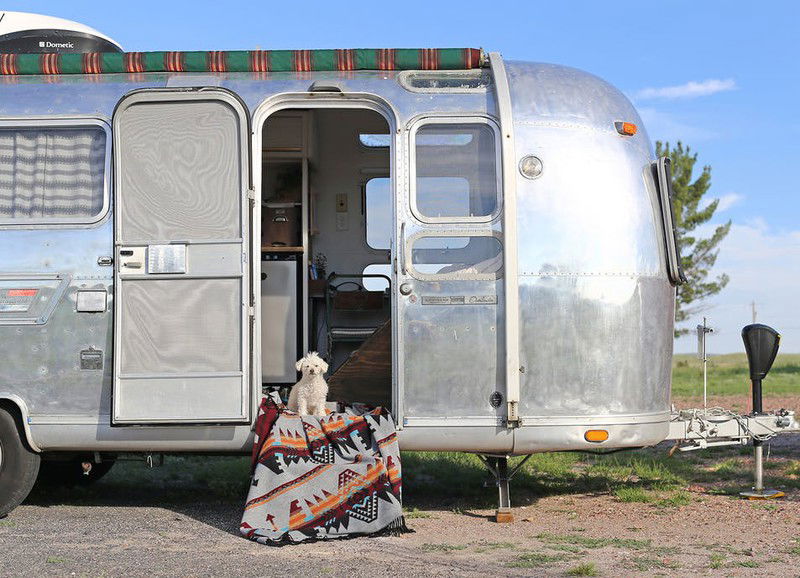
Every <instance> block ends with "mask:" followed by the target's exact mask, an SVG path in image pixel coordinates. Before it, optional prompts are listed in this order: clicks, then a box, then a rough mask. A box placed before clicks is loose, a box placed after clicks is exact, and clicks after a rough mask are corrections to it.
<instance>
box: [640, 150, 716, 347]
mask: <svg viewBox="0 0 800 578" xmlns="http://www.w3.org/2000/svg"><path fill="white" fill-rule="evenodd" d="M656 156H659V157H661V156H668V157H669V158H670V159H671V160H672V191H673V195H674V197H673V204H674V207H675V221H676V228H677V230H678V241H679V243H680V248H681V265H683V271H684V273H685V274H686V278H687V282H686V283H684V284H683V285H680V286H679V287H678V298H677V303H676V308H675V323H676V326H677V325H679V324H680V323H682V322H685V321H687V320H688V319H689V318H691V317H693V316H694V315H695V314H696V313H698V312H699V311H701V310H702V308H703V306H702V301H703V300H704V299H706V298H707V297H710V296H711V295H716V294H717V293H719V292H720V291H722V289H723V288H724V287H725V285H727V284H728V280H729V279H728V276H727V275H726V274H724V273H722V274H720V275H718V276H717V277H715V278H713V279H709V271H710V270H711V269H712V268H713V267H714V263H716V261H717V255H718V254H719V244H720V242H721V241H722V240H723V239H724V238H725V236H726V235H727V234H728V232H729V231H730V228H731V222H730V221H728V222H727V223H725V224H724V225H719V226H718V227H716V228H715V229H714V233H713V234H712V235H711V236H710V237H708V238H700V237H698V236H697V235H696V233H695V230H696V229H697V227H698V226H700V225H702V224H703V223H707V222H708V221H709V220H710V219H711V218H712V217H713V216H714V213H715V212H716V210H717V206H718V205H719V199H715V200H713V201H711V203H709V204H708V205H702V204H701V203H702V199H703V196H704V195H705V194H706V192H708V189H709V187H711V167H710V166H708V165H706V166H704V167H703V172H702V173H701V174H700V176H699V177H697V178H696V179H695V180H694V181H692V172H693V171H694V165H695V163H696V162H697V153H692V150H691V149H690V148H689V147H688V146H687V147H684V146H683V144H682V143H681V142H680V141H678V144H677V145H676V146H675V147H674V148H670V145H669V143H662V142H661V141H656ZM688 332H689V329H688V328H686V327H676V329H675V336H676V337H678V336H679V335H685V334H686V333H688Z"/></svg>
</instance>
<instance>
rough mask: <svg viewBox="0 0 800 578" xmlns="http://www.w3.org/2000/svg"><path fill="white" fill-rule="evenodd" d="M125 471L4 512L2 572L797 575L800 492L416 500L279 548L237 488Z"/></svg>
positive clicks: (796, 443) (791, 443) (786, 443)
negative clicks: (500, 507)
mask: <svg viewBox="0 0 800 578" xmlns="http://www.w3.org/2000/svg"><path fill="white" fill-rule="evenodd" d="M782 401H786V402H790V403H791V404H792V405H794V406H797V405H798V404H797V399H796V398H795V400H788V399H787V400H776V401H775V403H776V404H777V405H778V406H779V405H781V402H782ZM681 405H682V406H684V407H686V406H687V405H688V404H684V403H682V404H681ZM728 405H730V404H728ZM772 452H773V455H774V456H776V457H778V458H779V459H781V460H784V462H786V463H792V462H793V461H796V460H798V459H799V458H800V436H792V437H790V436H786V439H785V440H783V441H782V442H781V443H780V444H774V446H773V450H772ZM743 459H744V458H743ZM794 463H796V462H794ZM117 467H119V466H117ZM126 467H132V466H131V465H130V464H126V465H124V466H123V468H122V469H121V472H125V471H126V470H125V468H126ZM137 467H139V466H137ZM115 470H116V468H115ZM770 473H771V472H770V471H767V480H768V481H769V476H770ZM115 475H116V476H117V477H116V478H115ZM120 475H121V474H120V473H119V472H116V473H115V471H112V474H110V475H109V476H108V477H107V478H106V479H104V480H101V481H100V482H98V483H97V484H95V485H94V486H93V487H91V488H90V489H85V488H79V489H77V490H75V493H74V494H70V493H69V492H66V493H65V492H64V491H60V492H55V493H54V492H50V491H48V490H47V489H45V488H37V489H36V490H35V491H34V493H33V494H32V496H31V498H29V500H28V501H27V502H26V503H25V504H24V505H22V506H21V507H20V508H18V509H17V510H16V511H14V512H13V513H12V514H11V515H9V516H8V517H7V518H5V519H3V520H0V575H3V576H6V575H8V576H23V575H24V576H31V575H38V576H51V575H52V576H73V575H74V576H83V575H86V576H123V575H124V576H154V575H155V576H175V575H179V576H201V575H203V576H210V575H214V576H217V575H219V576H227V575H264V576H270V575H277V574H282V575H286V574H288V575H292V576H294V575H297V576H320V575H331V576H351V575H354V574H368V575H375V576H384V575H392V576H397V575H403V576H440V575H453V574H456V575H464V576H481V577H485V576H486V575H487V574H491V575H509V576H515V575H543V574H547V575H562V576H563V575H567V573H569V572H572V573H573V575H581V574H578V571H579V570H581V571H583V572H584V573H585V574H584V575H587V573H588V575H593V574H591V572H593V571H594V572H596V573H597V574H598V575H606V576H616V575H623V576H632V575H642V576H645V575H648V576H650V575H654V574H662V575H665V574H668V575H690V574H702V575H725V576H746V575H756V574H758V575H776V576H787V575H788V576H795V575H798V574H799V573H800V572H799V570H800V541H797V540H800V490H794V492H787V496H786V498H784V499H782V500H779V501H770V502H748V501H743V500H739V499H737V498H735V497H732V496H727V495H716V494H715V493H714V489H713V487H711V486H709V485H708V484H706V485H705V486H701V485H696V486H695V485H692V486H689V487H687V488H685V491H686V492H687V494H688V495H690V496H691V499H690V500H689V501H688V503H686V504H683V505H679V506H677V507H668V508H665V507H659V506H657V505H656V504H652V503H638V502H624V501H620V500H619V499H617V498H615V496H614V495H613V494H612V493H608V492H598V493H577V492H576V493H572V494H560V495H543V496H541V497H539V498H537V499H535V500H534V501H533V503H531V504H530V505H526V506H522V507H516V508H515V509H514V515H515V518H516V521H515V522H514V523H512V524H496V523H495V522H493V521H492V520H491V514H492V513H493V512H492V511H491V510H487V509H482V508H481V507H476V508H470V507H469V504H467V507H463V508H462V507H452V506H451V505H448V506H439V507H437V506H436V505H435V504H433V505H432V504H430V503H429V502H425V501H420V502H419V503H418V504H413V503H412V504H407V506H408V507H409V508H410V513H409V515H408V517H407V523H408V525H409V527H410V528H412V529H413V530H414V533H410V534H405V535H403V536H400V537H381V538H358V539H353V540H345V541H337V542H325V543H314V544H301V545H296V546H287V547H280V548H276V547H269V546H262V545H259V544H255V543H251V542H248V541H246V540H244V539H243V538H241V537H239V535H238V531H237V527H238V522H239V517H240V512H241V505H242V503H243V496H238V495H236V493H235V492H231V495H228V496H225V495H220V492H219V490H218V489H217V490H214V491H212V490H209V491H208V492H205V491H204V488H203V486H202V484H200V485H197V484H194V485H182V482H181V481H180V480H177V481H175V480H165V481H161V482H158V483H155V482H154V483H152V485H150V484H148V483H146V482H145V483H138V482H135V483H133V484H131V483H130V481H128V483H127V484H125V483H121V482H119V478H120ZM137 479H138V478H137ZM115 480H116V481H115ZM486 491H487V492H490V491H491V490H486ZM457 492H458V488H454V493H457ZM187 494H188V495H187ZM73 495H74V499H73V498H72V497H71V496H73ZM513 495H514V487H513V485H512V497H513ZM240 498H241V499H240ZM582 565H583V566H582Z"/></svg>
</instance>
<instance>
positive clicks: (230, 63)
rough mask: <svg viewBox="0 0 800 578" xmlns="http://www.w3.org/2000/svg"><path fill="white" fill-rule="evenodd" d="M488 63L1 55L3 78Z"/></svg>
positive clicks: (452, 56) (342, 57)
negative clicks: (13, 76) (21, 75)
mask: <svg viewBox="0 0 800 578" xmlns="http://www.w3.org/2000/svg"><path fill="white" fill-rule="evenodd" d="M484 60H485V59H484V54H483V51H482V50H480V49H477V48H380V49H365V48H356V49H349V50H233V51H217V50H212V51H197V52H89V53H84V54H55V53H48V54H0V75H18V74H113V73H126V72H127V73H141V72H309V71H315V70H464V69H469V68H480V67H481V66H484V64H485V62H484Z"/></svg>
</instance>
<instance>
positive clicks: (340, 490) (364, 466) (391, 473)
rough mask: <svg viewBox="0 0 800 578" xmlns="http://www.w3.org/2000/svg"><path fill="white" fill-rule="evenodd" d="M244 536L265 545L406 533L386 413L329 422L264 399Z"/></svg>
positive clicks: (355, 411)
mask: <svg viewBox="0 0 800 578" xmlns="http://www.w3.org/2000/svg"><path fill="white" fill-rule="evenodd" d="M239 529H240V531H241V533H242V535H244V536H245V537H247V538H249V539H251V540H255V541H257V542H261V543H262V544H276V543H286V542H302V541H303V540H308V539H328V538H343V537H351V536H356V535H363V534H373V533H375V532H379V531H382V530H383V531H402V530H404V529H405V525H404V523H403V511H402V497H401V475H400V450H399V447H398V444H397V434H396V433H395V428H394V422H393V421H392V417H391V415H390V414H389V412H388V411H386V410H385V409H383V408H375V409H372V408H362V407H358V406H356V407H354V408H348V409H346V410H345V411H344V412H337V413H331V414H328V415H327V416H326V417H313V416H305V415H304V416H300V415H298V414H296V413H294V412H291V411H289V410H288V409H286V408H285V406H284V405H283V404H282V403H281V401H280V398H279V397H278V396H277V394H273V395H271V396H269V397H265V398H264V399H263V400H262V402H261V409H260V411H259V415H258V419H257V420H256V440H255V444H254V446H253V476H252V483H251V486H250V491H249V493H248V496H247V503H246V504H245V508H244V516H242V523H241V525H240V528H239Z"/></svg>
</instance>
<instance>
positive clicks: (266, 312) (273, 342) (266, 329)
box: [261, 261, 299, 383]
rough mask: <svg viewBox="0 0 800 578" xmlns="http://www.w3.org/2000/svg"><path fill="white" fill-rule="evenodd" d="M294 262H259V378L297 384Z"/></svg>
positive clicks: (271, 381)
mask: <svg viewBox="0 0 800 578" xmlns="http://www.w3.org/2000/svg"><path fill="white" fill-rule="evenodd" d="M297 266H298V262H297V261H262V262H261V378H262V381H263V383H294V382H296V381H297V371H296V370H295V366H294V364H295V362H296V361H297V360H298V359H299V356H298V354H297V334H298V333H297V330H298V327H297V323H298V316H297V313H298V311H297V305H298V298H297V297H298V296H297Z"/></svg>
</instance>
